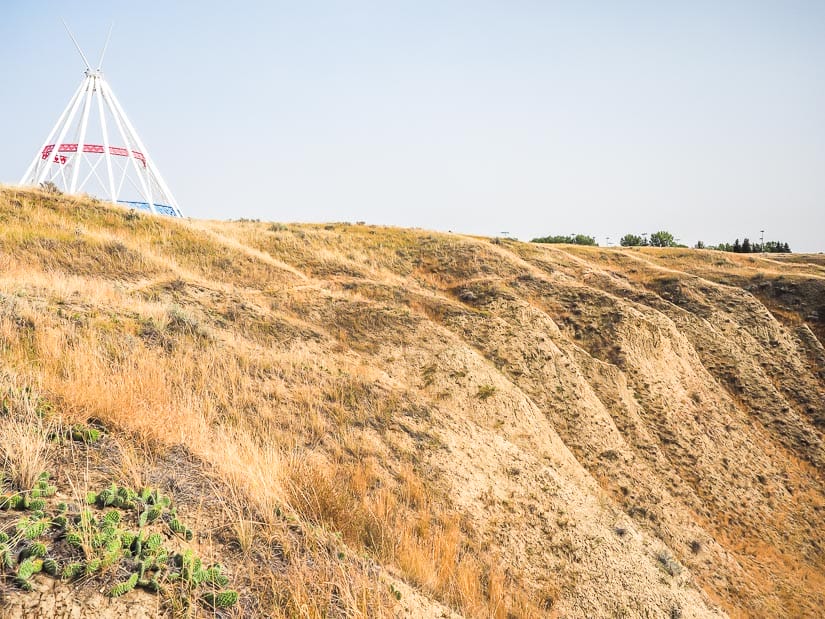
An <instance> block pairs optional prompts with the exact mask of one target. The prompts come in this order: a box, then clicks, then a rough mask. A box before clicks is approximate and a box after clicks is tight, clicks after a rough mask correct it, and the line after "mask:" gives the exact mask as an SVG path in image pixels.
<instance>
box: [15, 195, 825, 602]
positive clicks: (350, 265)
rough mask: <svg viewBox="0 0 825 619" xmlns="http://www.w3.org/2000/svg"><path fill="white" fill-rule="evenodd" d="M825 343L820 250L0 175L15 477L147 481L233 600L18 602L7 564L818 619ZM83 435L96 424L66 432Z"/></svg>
mask: <svg viewBox="0 0 825 619" xmlns="http://www.w3.org/2000/svg"><path fill="white" fill-rule="evenodd" d="M823 341H825V260H823V257H822V256H769V257H762V256H753V255H751V256H742V255H732V254H722V253H717V252H712V251H698V250H657V249H652V248H645V249H619V248H611V249H603V248H580V247H569V246H543V245H532V244H525V243H519V242H515V241H509V240H498V239H486V238H473V237H467V236H461V235H454V234H451V235H446V234H435V233H428V232H422V231H414V230H401V229H392V228H381V227H374V226H364V225H349V224H328V225H283V224H270V223H260V222H233V223H225V222H221V223H213V222H195V221H182V222H181V221H173V220H169V219H162V218H155V217H150V216H147V215H143V214H136V213H133V212H130V211H126V210H123V209H120V208H114V207H109V206H106V205H103V204H99V203H91V202H89V201H78V200H76V199H74V198H66V197H53V196H47V195H44V194H41V193H39V192H34V191H32V192H23V191H18V190H12V189H5V190H2V193H0V363H2V368H0V369H1V370H2V372H0V374H2V385H0V387H2V392H3V394H4V395H3V398H4V400H3V401H4V405H3V413H2V414H3V416H4V418H5V420H4V422H3V423H4V424H5V426H6V427H7V428H19V429H18V430H16V432H17V433H18V434H14V433H13V432H10V431H6V432H5V434H4V437H5V438H4V437H0V439H3V440H0V447H1V448H2V449H3V452H4V456H5V462H6V464H5V467H6V473H7V475H6V482H5V483H6V486H7V487H6V490H7V491H13V490H24V491H25V490H27V489H28V488H24V487H18V488H14V487H13V486H14V485H15V483H17V485H18V486H21V485H22V482H21V481H20V479H21V477H20V475H19V474H18V473H19V469H20V467H21V466H23V464H25V466H26V467H28V469H29V470H34V469H37V468H38V467H40V468H43V469H48V470H49V471H50V472H51V473H52V480H53V483H54V484H55V486H56V487H57V488H58V489H59V490H58V495H57V496H58V498H59V497H60V496H61V493H65V495H66V497H67V499H68V500H69V502H70V503H71V499H72V497H73V496H74V497H82V496H84V495H85V494H86V491H87V490H89V489H96V488H98V487H100V486H101V485H104V486H105V485H106V484H109V483H116V484H119V485H121V486H128V487H132V488H136V489H137V488H141V487H150V486H151V487H156V488H159V489H160V490H161V491H162V492H164V493H167V494H168V495H169V496H171V497H172V498H173V500H174V505H175V506H176V509H177V514H179V515H180V517H181V519H185V520H187V521H188V522H190V523H191V526H192V529H193V530H195V531H197V532H198V533H197V534H196V535H194V536H193V539H191V540H189V541H186V540H183V541H181V540H180V539H177V538H174V536H173V535H171V534H170V533H169V532H168V531H165V533H164V535H165V539H166V538H168V540H169V542H170V543H172V542H174V543H175V544H177V545H178V546H180V545H181V544H182V545H183V546H186V547H191V548H192V549H193V550H194V551H195V552H197V553H198V554H199V555H201V556H203V557H204V558H205V559H204V560H205V561H206V560H209V561H219V562H220V563H221V564H223V566H224V571H225V573H226V574H227V575H228V577H229V580H230V584H231V586H232V587H234V589H235V590H237V591H238V592H239V594H240V595H239V599H238V602H237V604H235V605H234V606H232V607H231V608H229V609H227V610H219V611H214V610H213V609H207V608H205V607H204V605H203V604H201V605H200V606H199V605H197V604H194V605H192V604H189V605H187V603H186V602H185V600H184V602H183V603H182V602H181V601H180V599H179V598H180V591H178V590H175V589H174V588H173V587H168V588H164V587H161V589H163V590H162V591H161V592H160V593H156V594H155V595H151V594H149V593H146V592H144V591H135V592H134V594H130V595H125V596H123V597H122V598H121V597H118V598H115V599H112V600H110V599H108V598H106V597H105V596H102V595H101V594H100V591H101V590H103V589H101V587H102V586H103V585H106V583H108V582H114V581H116V580H117V579H118V578H122V577H123V576H124V575H125V576H128V574H129V569H130V568H129V564H122V565H121V566H120V567H119V568H112V569H110V570H108V571H107V570H102V571H100V572H99V573H96V574H92V575H90V576H88V577H85V578H81V579H79V580H73V581H70V580H67V579H64V580H57V581H55V580H54V579H49V578H48V577H46V576H45V575H35V576H34V577H33V581H32V582H34V583H35V584H34V591H33V592H23V591H21V590H20V589H19V587H17V586H16V585H15V581H14V579H13V578H12V577H11V575H10V573H9V571H8V570H6V572H4V576H3V582H2V585H0V586H2V595H3V600H4V602H3V603H4V604H5V612H7V613H8V614H11V615H12V616H23V615H24V614H25V612H26V611H25V609H26V608H32V607H34V608H37V605H38V604H39V605H41V608H42V605H43V604H51V605H52V607H55V608H57V610H55V611H54V612H55V613H60V612H63V613H66V616H69V613H70V612H71V611H72V608H75V609H77V608H78V607H80V606H82V608H84V610H85V612H86V614H87V615H91V614H97V615H98V616H108V615H107V613H108V614H109V615H111V616H125V615H127V614H128V615H130V616H142V615H147V616H154V615H155V614H157V613H168V614H181V613H183V614H186V613H189V614H207V615H209V614H211V613H213V612H217V613H218V614H225V613H229V614H233V613H234V614H237V615H238V616H260V615H264V614H265V615H272V616H278V615H283V616H308V617H316V616H370V617H372V616H416V617H418V616H449V615H450V614H453V613H455V614H458V615H464V616H469V617H507V616H516V617H533V616H541V615H546V616H561V617H614V616H615V617H619V616H627V617H635V616H648V617H721V616H726V615H730V616H752V617H801V616H808V617H814V616H819V615H820V614H821V609H822V608H825V539H823V531H825V479H823V471H825V444H824V443H823V432H825V349H823V345H822V342H823ZM43 403H45V404H43ZM71 424H79V425H78V427H99V428H100V429H101V430H102V432H103V438H102V439H100V440H99V441H97V442H94V443H91V442H84V441H80V442H77V441H68V442H66V441H55V440H54V436H56V435H57V436H61V433H60V432H56V431H55V430H54V428H55V427H58V428H62V427H67V426H70V425H71ZM45 426H48V428H46V427H45ZM26 428H28V429H26ZM38 428H40V429H39V430H38ZM38 436H39V437H41V438H40V439H38ZM43 437H45V438H43ZM49 437H51V440H50V439H49ZM15 441H17V442H15ZM38 441H39V442H38ZM22 443H25V444H26V445H31V444H35V445H36V446H37V447H38V448H37V449H19V448H17V447H15V445H19V444H22ZM23 460H24V462H23V464H21V461H23ZM41 465H42V466H41ZM15 467H16V468H15ZM15 471H17V472H15ZM61 488H62V489H70V490H60V489H61ZM72 493H74V494H72ZM17 518H18V515H17V514H12V513H11V512H8V511H7V512H2V511H0V528H2V529H4V530H5V529H11V528H12V527H13V526H15V525H14V523H15V522H17ZM160 521H161V520H159V522H160ZM60 535H61V533H60V532H59V531H57V532H55V533H53V534H52V537H51V538H49V539H50V543H53V544H54V545H55V552H57V549H58V548H59V544H60V543H61V537H60ZM176 548H177V546H176ZM181 552H182V550H181ZM123 565H126V567H123ZM118 569H119V570H121V572H123V573H121V574H117V573H116V572H117V571H118ZM101 583H103V585H102V584H101ZM161 584H163V583H161ZM67 591H69V592H70V593H71V595H68V594H67V593H66V592H67ZM15 614H16V615H15Z"/></svg>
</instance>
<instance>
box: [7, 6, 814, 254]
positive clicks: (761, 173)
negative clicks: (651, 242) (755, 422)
mask: <svg viewBox="0 0 825 619" xmlns="http://www.w3.org/2000/svg"><path fill="white" fill-rule="evenodd" d="M61 17H65V18H66V20H67V21H68V22H69V25H70V26H71V27H72V29H73V30H74V32H75V35H76V36H77V37H78V39H79V40H80V43H81V45H83V47H84V48H85V50H86V53H87V56H90V57H95V58H96V57H97V55H98V54H99V50H100V47H101V46H102V44H103V41H104V39H105V36H106V31H107V29H108V25H109V22H110V21H114V23H115V26H114V34H113V37H112V42H111V44H110V46H109V51H108V52H107V56H106V62H105V63H104V66H103V70H104V73H105V74H106V76H107V78H108V79H109V82H110V84H111V85H112V86H113V88H114V90H115V92H116V93H117V95H118V98H119V99H120V101H121V103H122V104H123V106H124V107H125V109H126V111H127V113H128V114H129V116H130V117H131V120H132V121H133V123H134V124H135V126H136V127H137V130H138V132H139V133H140V134H141V136H142V138H143V141H144V142H145V144H146V146H147V148H148V150H149V152H150V153H151V155H152V157H153V158H154V159H155V161H156V163H157V164H158V167H159V168H160V170H161V172H162V173H163V175H164V176H165V177H166V180H167V182H168V184H169V185H170V186H171V189H172V191H173V192H174V193H175V194H176V196H177V199H178V202H179V203H180V205H181V208H182V209H183V211H184V213H185V214H186V215H188V216H191V217H198V218H237V217H248V218H261V219H265V220H275V221H359V220H364V221H367V222H369V223H379V224H392V225H401V226H415V227H421V228H430V229H437V230H453V231H457V232H467V233H477V234H487V235H498V234H501V233H502V232H505V231H506V232H509V233H510V234H511V235H513V236H517V237H519V238H522V239H530V238H532V237H535V236H544V235H547V234H568V233H571V232H584V233H588V234H592V235H595V236H596V237H597V238H598V241H599V242H600V243H602V244H604V243H605V237H607V236H610V239H611V242H613V243H615V242H617V241H618V238H619V237H620V236H621V235H622V234H624V233H626V232H636V233H640V232H651V231H655V230H658V229H667V230H670V231H672V232H673V233H674V234H675V235H676V236H677V237H678V238H680V239H681V240H682V242H684V243H687V244H691V245H692V244H693V243H695V242H696V241H697V240H698V239H702V240H704V241H705V242H706V243H712V242H718V241H722V240H733V239H734V238H736V237H739V238H743V237H746V236H748V237H750V238H751V239H752V240H753V239H758V238H759V230H760V229H765V230H766V233H765V236H766V240H769V239H779V240H783V241H788V242H789V243H790V245H791V247H792V248H793V249H794V250H798V251H803V250H804V251H825V2H824V1H822V0H815V1H801V0H771V1H761V0H748V1H741V2H739V1H733V0H728V1H725V0H715V1H701V0H700V1H695V0H694V1H690V2H662V1H654V0H650V1H648V2H635V1H632V0H631V1H622V2H614V1H604V2H597V1H587V0H582V1H575V2H574V1H572V0H571V1H569V2H552V1H550V0H545V1H536V2H528V1H520V0H512V1H509V0H508V1H504V0H501V1H499V2H485V1H481V0H478V1H472V2H471V1H466V2H460V1H453V0H433V1H430V0H415V1H404V2H401V1H397V2H396V1H392V0H384V1H376V2H361V1H358V0H348V1H344V0H342V1H340V2H315V1H306V0H304V1H300V2H298V1H294V2H263V1H261V2H228V1H223V2H211V1H197V2H196V1H190V2H165V1H164V2H159V1H155V0H144V1H141V2H134V1H130V2H119V1H109V2H89V1H74V0H72V1H69V0H62V1H59V2H56V1H49V0H43V1H37V2H30V1H24V0H0V71H2V76H3V77H2V86H0V182H6V183H16V182H17V181H18V180H19V178H20V176H21V175H22V173H23V172H24V171H25V168H26V166H27V165H28V163H29V161H30V159H31V157H32V156H33V155H34V153H35V151H36V150H37V149H38V148H39V147H40V145H41V143H42V141H43V139H45V137H46V134H47V132H48V131H49V129H51V127H52V125H53V124H54V122H55V121H56V120H57V116H58V115H59V113H60V112H61V111H62V109H63V107H64V106H65V104H66V103H67V101H68V99H69V97H70V96H71V94H72V93H73V92H74V90H75V88H76V87H77V85H78V84H79V81H80V79H81V77H82V70H83V65H82V63H81V61H80V58H79V56H78V55H77V53H76V52H75V50H74V48H73V46H72V44H71V42H70V41H69V39H68V38H67V36H66V35H65V32H64V30H63V26H62V24H61V22H60V19H61Z"/></svg>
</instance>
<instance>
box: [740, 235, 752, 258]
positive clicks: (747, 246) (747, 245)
mask: <svg viewBox="0 0 825 619" xmlns="http://www.w3.org/2000/svg"><path fill="white" fill-rule="evenodd" d="M751 251H752V248H751V240H750V239H749V238H748V237H745V240H744V241H742V253H743V254H749V253H751Z"/></svg>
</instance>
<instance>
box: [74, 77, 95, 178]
mask: <svg viewBox="0 0 825 619" xmlns="http://www.w3.org/2000/svg"><path fill="white" fill-rule="evenodd" d="M94 87H95V78H94V76H92V77H90V78H89V89H88V90H87V91H86V101H85V102H84V103H83V116H82V117H81V121H80V133H79V134H78V136H77V152H76V153H75V156H74V157H73V158H72V163H73V164H74V169H73V170H72V182H71V184H70V185H69V193H74V192H75V190H76V189H77V177H78V175H79V174H80V164H81V162H82V161H83V147H84V146H85V144H86V128H87V127H88V126H89V110H90V109H91V107H92V93H93V92H94Z"/></svg>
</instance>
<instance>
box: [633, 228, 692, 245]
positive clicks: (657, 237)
mask: <svg viewBox="0 0 825 619" xmlns="http://www.w3.org/2000/svg"><path fill="white" fill-rule="evenodd" d="M649 236H650V239H649V240H648V238H647V237H648V235H647V234H643V235H638V234H625V235H624V236H623V237H622V238H621V240H619V245H621V246H622V247H648V246H650V247H684V245H679V244H678V243H677V242H676V239H675V238H674V237H673V235H672V234H671V233H670V232H668V231H667V230H659V231H658V232H654V233H652V234H650V235H649Z"/></svg>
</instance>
